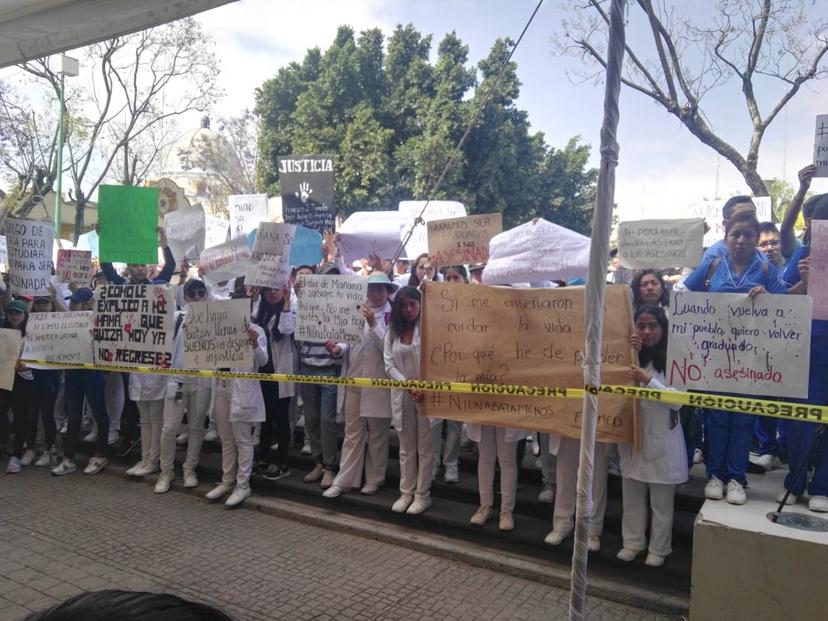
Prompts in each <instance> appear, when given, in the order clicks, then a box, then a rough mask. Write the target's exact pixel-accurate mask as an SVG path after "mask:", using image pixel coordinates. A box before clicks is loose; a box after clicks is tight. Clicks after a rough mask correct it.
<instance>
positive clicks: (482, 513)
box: [469, 505, 492, 526]
mask: <svg viewBox="0 0 828 621" xmlns="http://www.w3.org/2000/svg"><path fill="white" fill-rule="evenodd" d="M491 516H492V508H491V507H489V506H487V505H483V506H481V507H480V508H479V509H478V510H477V511H475V512H474V515H473V516H471V518H469V522H471V523H472V524H474V525H475V526H485V525H486V522H488V521H489V518H490V517H491Z"/></svg>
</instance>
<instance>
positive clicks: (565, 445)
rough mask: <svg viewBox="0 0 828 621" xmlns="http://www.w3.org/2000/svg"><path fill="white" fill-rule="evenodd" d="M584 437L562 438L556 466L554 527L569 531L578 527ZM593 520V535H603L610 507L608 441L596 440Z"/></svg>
mask: <svg viewBox="0 0 828 621" xmlns="http://www.w3.org/2000/svg"><path fill="white" fill-rule="evenodd" d="M580 450H581V441H580V440H578V439H575V438H561V446H560V448H559V449H558V458H557V463H556V468H557V469H556V470H555V511H554V513H553V515H552V530H555V531H558V532H560V533H566V534H569V533H570V532H572V530H573V529H574V528H575V502H576V495H577V486H578V457H579V453H580ZM592 503H593V504H592V521H591V522H590V526H589V536H590V537H600V536H601V533H602V532H603V530H604V514H605V513H606V511H607V445H606V444H603V443H600V442H596V443H595V470H594V474H593V479H592Z"/></svg>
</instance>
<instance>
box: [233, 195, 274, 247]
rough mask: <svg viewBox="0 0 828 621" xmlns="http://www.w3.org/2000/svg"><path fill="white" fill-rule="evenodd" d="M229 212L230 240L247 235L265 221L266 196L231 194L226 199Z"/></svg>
mask: <svg viewBox="0 0 828 621" xmlns="http://www.w3.org/2000/svg"><path fill="white" fill-rule="evenodd" d="M227 205H228V207H227V208H228V210H229V211H230V239H236V238H237V237H242V236H243V235H247V234H248V233H249V232H250V231H252V230H253V229H255V228H256V227H257V226H259V222H264V221H265V220H267V194H231V195H230V196H228V197H227Z"/></svg>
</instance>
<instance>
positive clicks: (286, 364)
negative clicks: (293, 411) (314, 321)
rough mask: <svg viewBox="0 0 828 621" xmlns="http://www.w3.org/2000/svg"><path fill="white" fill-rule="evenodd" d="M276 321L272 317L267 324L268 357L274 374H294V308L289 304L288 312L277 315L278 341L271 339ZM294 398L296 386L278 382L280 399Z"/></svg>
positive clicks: (296, 363) (296, 362)
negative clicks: (280, 335)
mask: <svg viewBox="0 0 828 621" xmlns="http://www.w3.org/2000/svg"><path fill="white" fill-rule="evenodd" d="M291 302H292V300H291ZM276 319H277V318H276V316H275V315H274V316H273V317H271V319H270V321H269V322H268V324H267V330H268V333H269V334H270V335H271V339H270V356H271V358H272V359H273V369H274V373H286V374H289V375H290V374H295V373H296V369H298V368H299V355H298V353H297V352H296V344H295V343H294V342H293V332H294V326H295V325H296V306H295V305H294V304H293V303H291V305H290V310H288V311H285V312H283V313H280V314H279V318H278V319H279V332H280V333H281V334H282V338H281V339H279V340H278V341H275V340H274V339H273V338H272V335H273V326H274V325H275V324H276ZM265 363H267V359H265ZM295 396H296V384H295V383H294V382H279V398H280V399H284V398H286V397H295Z"/></svg>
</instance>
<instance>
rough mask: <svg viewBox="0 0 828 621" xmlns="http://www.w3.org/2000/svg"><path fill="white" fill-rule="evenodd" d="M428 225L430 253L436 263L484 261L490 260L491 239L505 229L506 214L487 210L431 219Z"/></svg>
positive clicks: (463, 263)
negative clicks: (481, 212)
mask: <svg viewBox="0 0 828 621" xmlns="http://www.w3.org/2000/svg"><path fill="white" fill-rule="evenodd" d="M426 226H427V228H428V254H429V255H431V261H432V263H434V265H435V266H437V267H444V266H447V265H466V264H473V263H485V262H486V261H488V260H489V240H490V239H491V238H492V237H494V236H495V235H497V234H498V233H500V232H501V231H503V217H502V216H501V214H499V213H488V214H482V215H478V216H466V217H465V218H448V219H446V220H431V221H429V222H427V223H426Z"/></svg>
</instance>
